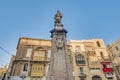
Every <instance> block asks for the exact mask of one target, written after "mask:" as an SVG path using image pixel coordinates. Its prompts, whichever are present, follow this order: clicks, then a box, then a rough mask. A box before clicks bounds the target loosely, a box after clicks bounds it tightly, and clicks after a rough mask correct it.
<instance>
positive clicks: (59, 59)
mask: <svg viewBox="0 0 120 80" xmlns="http://www.w3.org/2000/svg"><path fill="white" fill-rule="evenodd" d="M54 19H55V24H57V25H55V27H54V29H52V30H51V31H50V32H51V38H52V50H51V59H50V66H49V69H48V74H47V77H46V80H74V78H73V73H72V68H71V64H70V59H69V53H68V51H67V40H66V33H67V30H65V29H64V28H63V25H61V19H62V14H61V13H60V12H59V11H57V13H56V15H55V17H54ZM59 24H60V25H59ZM58 25H59V28H56V27H58Z"/></svg>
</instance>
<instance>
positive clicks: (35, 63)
mask: <svg viewBox="0 0 120 80" xmlns="http://www.w3.org/2000/svg"><path fill="white" fill-rule="evenodd" d="M50 52H51V41H50V40H43V39H33V38H20V39H19V42H18V46H17V52H16V56H15V58H14V60H13V61H12V65H10V66H11V67H10V69H9V74H8V76H7V78H6V80H7V79H8V78H9V80H23V79H24V80H44V78H45V76H46V71H47V69H46V67H47V63H49V57H50V56H49V54H50Z"/></svg>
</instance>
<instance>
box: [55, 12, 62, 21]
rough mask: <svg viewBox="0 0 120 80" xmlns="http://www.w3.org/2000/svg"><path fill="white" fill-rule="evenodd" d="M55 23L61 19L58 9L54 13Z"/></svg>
mask: <svg viewBox="0 0 120 80" xmlns="http://www.w3.org/2000/svg"><path fill="white" fill-rule="evenodd" d="M54 19H55V23H61V19H62V14H61V13H60V11H57V13H56V14H55V17H54Z"/></svg>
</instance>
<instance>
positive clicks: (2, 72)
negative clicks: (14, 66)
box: [0, 65, 8, 80]
mask: <svg viewBox="0 0 120 80" xmlns="http://www.w3.org/2000/svg"><path fill="white" fill-rule="evenodd" d="M7 69H8V68H7V65H5V66H4V67H1V68H0V80H3V79H4V78H5V75H6V72H7Z"/></svg>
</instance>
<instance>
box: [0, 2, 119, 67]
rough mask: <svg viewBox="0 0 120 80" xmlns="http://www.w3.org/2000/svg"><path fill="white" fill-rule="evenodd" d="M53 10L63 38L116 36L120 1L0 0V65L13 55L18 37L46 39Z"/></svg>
mask: <svg viewBox="0 0 120 80" xmlns="http://www.w3.org/2000/svg"><path fill="white" fill-rule="evenodd" d="M57 10H60V11H61V13H62V14H63V19H62V23H63V25H64V27H65V28H66V29H67V30H68V34H67V39H68V40H70V39H77V40H81V39H93V38H102V39H104V41H105V44H108V43H111V42H114V41H115V40H117V39H118V38H119V37H120V0H0V46H1V47H3V48H4V49H6V50H7V51H9V52H10V53H11V54H6V53H5V52H4V51H2V50H1V49H0V66H2V64H4V63H7V62H9V60H10V57H11V55H12V54H16V46H17V43H18V39H19V38H20V37H31V38H43V39H50V32H49V31H50V30H51V29H52V28H53V27H54V19H53V17H54V15H55V13H56V11H57Z"/></svg>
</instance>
